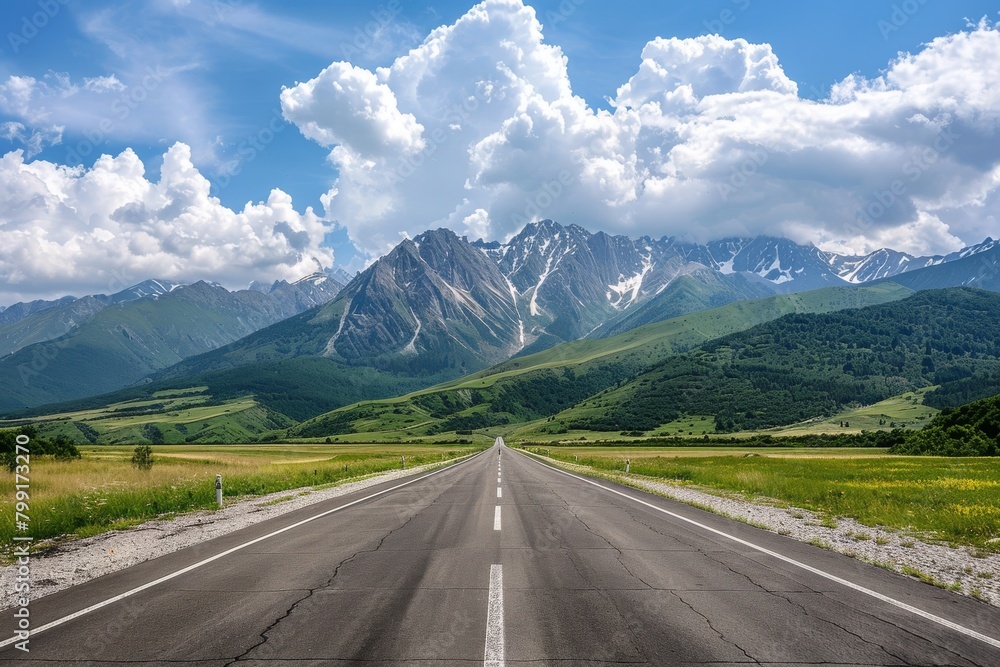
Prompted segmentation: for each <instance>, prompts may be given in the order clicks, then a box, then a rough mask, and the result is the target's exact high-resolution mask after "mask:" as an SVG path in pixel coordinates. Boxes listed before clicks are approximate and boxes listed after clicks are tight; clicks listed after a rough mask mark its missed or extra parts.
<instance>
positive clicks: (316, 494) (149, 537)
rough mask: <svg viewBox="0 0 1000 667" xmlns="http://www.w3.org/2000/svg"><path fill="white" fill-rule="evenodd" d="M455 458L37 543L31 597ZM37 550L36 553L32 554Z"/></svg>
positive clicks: (10, 601) (5, 604)
mask: <svg viewBox="0 0 1000 667" xmlns="http://www.w3.org/2000/svg"><path fill="white" fill-rule="evenodd" d="M457 460H459V459H453V460H452V461H446V462H444V463H431V464H428V465H424V466H417V467H413V468H409V469H407V470H393V471H391V472H387V473H380V474H376V475H371V476H368V477H363V478H360V479H356V480H354V481H349V482H346V483H343V484H339V485H337V486H324V487H319V488H312V487H306V488H301V489H289V490H286V491H279V492H277V493H271V494H268V495H264V496H253V497H249V498H243V499H240V500H236V501H235V502H232V503H231V504H227V505H225V506H224V507H223V508H222V509H218V510H202V511H198V512H191V513H188V514H180V515H175V516H173V517H171V518H166V519H153V520H150V521H146V522H145V523H142V524H139V525H137V526H133V527H132V528H129V529H127V530H112V531H108V532H106V533H101V534H100V535H95V536H93V537H87V538H83V539H79V540H75V539H70V540H64V541H59V542H56V543H54V544H51V545H45V544H40V545H38V546H37V547H35V549H33V550H32V553H31V599H32V600H37V599H38V598H40V597H44V596H46V595H51V594H52V593H55V592H57V591H61V590H63V589H66V588H70V587H71V586H75V585H77V584H82V583H83V582H85V581H90V580H91V579H96V578H97V577H101V576H104V575H105V574H110V573H112V572H117V571H119V570H124V569H126V568H129V567H132V566H133V565H138V564H139V563H142V562H145V561H147V560H152V559H154V558H158V557H160V556H164V555H166V554H169V553H173V552H174V551H179V550H181V549H184V548H186V547H189V546H192V545H194V544H198V543H200V542H205V541H207V540H211V539H213V538H215V537H220V536H222V535H226V534H228V533H231V532H233V531H236V530H240V529H242V528H246V527H247V526H252V525H253V524H256V523H260V522H261V521H266V520H268V519H271V518H274V517H276V516H280V515H282V514H285V513H287V512H291V511H293V510H297V509H300V508H303V507H308V506H309V505H313V504H315V503H319V502H322V501H324V500H329V499H331V498H337V497H339V496H344V495H347V494H349V493H353V492H355V491H361V490H363V489H367V488H368V487H371V486H374V485H376V484H381V483H383V482H388V481H392V480H394V479H399V478H401V477H407V476H410V475H413V474H415V473H421V472H427V471H430V470H434V469H436V468H441V467H443V466H447V465H450V464H451V463H454V462H455V461H457ZM36 550H37V552H36ZM17 568H18V566H17V565H16V564H12V565H7V566H4V567H3V568H0V587H2V588H0V590H3V592H4V595H3V598H2V599H0V609H7V608H10V607H12V606H14V601H15V599H16V598H17V595H16V594H14V592H13V589H14V581H15V578H16V577H17Z"/></svg>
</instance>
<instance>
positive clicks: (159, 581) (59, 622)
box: [0, 454, 500, 648]
mask: <svg viewBox="0 0 1000 667" xmlns="http://www.w3.org/2000/svg"><path fill="white" fill-rule="evenodd" d="M476 456H479V454H473V455H472V456H470V457H469V458H468V459H466V461H468V460H470V459H471V458H474V457H476ZM460 463H464V461H461V462H460ZM457 465H459V463H453V464H452V465H449V466H448V467H446V468H441V469H440V470H435V471H434V472H432V473H428V474H426V475H424V476H422V477H417V478H416V479H411V480H410V481H408V482H403V483H402V484H397V485H396V486H393V487H391V488H388V489H383V490H381V491H378V492H376V493H373V494H371V495H368V496H365V497H364V498H358V499H357V500H352V501H351V502H349V503H347V504H346V505H341V506H340V507H334V508H333V509H330V510H326V511H325V512H320V513H319V514H315V515H313V516H311V517H309V518H306V519H303V520H302V521H299V522H297V523H293V524H292V525H290V526H285V527H284V528H279V529H278V530H275V531H274V532H271V533H268V534H267V535H262V536H261V537H257V538H254V539H252V540H250V541H249V542H244V543H243V544H240V545H238V546H235V547H232V548H231V549H226V550H225V551H223V552H221V553H217V554H215V555H214V556H210V557H209V558H206V559H204V560H200V561H198V562H197V563H193V564H191V565H188V566H187V567H185V568H182V569H180V570H177V571H176V572H172V573H171V574H167V575H164V576H162V577H160V578H159V579H156V580H155V581H150V582H149V583H146V584H143V585H142V586H137V587H135V588H133V589H132V590H130V591H125V592H124V593H121V594H120V595H116V596H114V597H112V598H108V599H107V600H104V601H103V602H98V603H97V604H92V605H90V606H89V607H87V608H85V609H81V610H80V611H77V612H74V613H72V614H69V615H68V616H63V617H62V618H60V619H56V620H55V621H52V622H51V623H46V624H45V625H40V626H38V627H37V628H32V630H31V636H32V637H34V636H35V635H37V634H38V633H40V632H45V631H46V630H49V629H51V628H54V627H56V626H58V625H62V624H63V623H67V622H69V621H72V620H74V619H77V618H80V617H81V616H85V615H86V614H89V613H91V612H94V611H97V610H98V609H102V608H103V607H107V606H108V605H112V604H114V603H115V602H119V601H121V600H124V599H125V598H127V597H131V596H133V595H135V594H136V593H141V592H142V591H144V590H146V589H148V588H152V587H153V586H157V585H159V584H162V583H163V582H165V581H170V580H171V579H174V578H176V577H179V576H181V575H182V574H187V573H188V572H191V571H192V570H197V569H198V568H199V567H202V566H203V565H208V564H209V563H212V562H214V561H217V560H219V559H220V558H225V557H226V556H228V555H230V554H233V553H236V552H237V551H240V550H241V549H245V548H247V547H249V546H251V545H254V544H257V543H258V542H263V541H264V540H267V539H270V538H272V537H274V536H276V535H280V534H281V533H286V532H288V531H289V530H292V529H294V528H298V527H300V526H303V525H305V524H307V523H310V522H312V521H315V520H316V519H320V518H322V517H325V516H329V515H331V514H333V513H334V512H339V511H341V510H344V509H347V508H348V507H351V506H353V505H357V504H358V503H363V502H365V501H366V500H371V499H372V498H376V497H378V496H382V495H385V494H386V493H389V492H391V491H395V490H396V489H401V488H403V487H404V486H409V485H410V484H415V483H417V482H420V481H423V480H425V479H427V478H428V477H433V476H434V475H437V474H438V473H442V472H445V471H446V470H452V469H453V468H455V467H456V466H457ZM499 509H500V508H499V507H498V508H497V510H498V511H497V517H498V519H497V520H499V516H500V513H499ZM18 639H19V637H11V638H10V639H5V640H3V641H2V642H0V648H3V647H4V646H10V645H11V644H13V643H14V642H16V641H18Z"/></svg>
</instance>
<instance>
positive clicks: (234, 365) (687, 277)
mask: <svg viewBox="0 0 1000 667" xmlns="http://www.w3.org/2000/svg"><path fill="white" fill-rule="evenodd" d="M998 259H1000V244H998V243H997V242H995V241H993V240H992V239H986V241H984V242H983V243H981V244H978V245H975V246H971V247H969V248H966V249H964V250H962V251H961V252H958V253H953V254H950V255H943V256H931V257H914V256H912V255H908V254H906V253H901V252H898V251H894V250H888V249H886V250H879V251H876V252H873V253H870V254H868V255H865V256H846V255H837V254H833V253H828V252H824V251H821V250H819V249H818V248H816V247H814V246H812V245H801V244H797V243H794V242H792V241H789V240H787V239H780V238H773V237H756V238H751V239H741V238H732V239H724V240H720V241H716V242H712V243H708V244H693V243H687V242H681V241H678V240H676V239H672V238H661V239H658V240H654V239H651V238H649V237H642V238H639V239H630V238H628V237H625V236H611V235H608V234H606V233H603V232H596V233H591V232H589V231H587V230H585V229H583V228H581V227H579V226H576V225H568V226H563V225H560V224H558V223H556V222H553V221H551V220H544V221H541V222H537V223H531V224H529V225H527V226H526V227H525V228H524V229H523V230H522V231H521V232H520V233H519V234H517V235H516V236H514V237H513V238H512V239H510V241H508V242H507V243H496V242H492V243H486V242H483V241H474V242H470V241H468V240H467V239H465V238H460V237H458V236H457V235H456V234H454V233H453V232H451V231H450V230H447V229H438V230H432V231H428V232H425V233H424V234H421V235H420V236H417V237H415V238H413V239H407V240H404V241H403V242H402V243H400V244H399V245H398V246H397V247H396V248H394V249H393V250H392V251H391V252H389V253H388V254H386V255H385V256H383V257H381V258H380V259H378V260H376V261H375V262H374V263H373V264H371V265H370V266H369V267H368V268H367V269H366V270H365V271H363V272H361V273H360V274H358V275H357V276H355V277H353V278H351V279H350V280H349V281H348V282H347V284H346V285H344V286H343V289H340V287H341V285H340V284H339V283H338V282H337V281H336V280H335V279H334V278H332V277H331V276H330V275H324V274H317V275H315V276H310V277H307V278H305V279H303V280H301V281H298V282H296V283H294V284H289V283H283V282H278V283H274V284H272V285H262V284H259V283H255V284H253V285H251V286H250V289H248V290H242V291H240V292H228V291H227V290H224V289H223V288H221V287H219V286H212V285H207V284H205V283H195V284H193V285H187V286H178V285H175V284H167V283H164V282H163V281H150V285H147V288H149V289H150V290H151V292H150V293H148V294H145V295H143V296H139V297H138V298H125V297H123V298H122V299H121V300H120V302H118V303H114V302H111V303H109V302H108V299H111V298H112V297H103V298H98V297H85V298H84V299H75V300H66V299H63V300H59V301H57V302H49V303H48V304H47V305H45V304H43V305H38V304H17V305H15V306H12V307H10V308H8V309H6V310H4V311H3V312H0V323H3V322H5V320H7V319H9V320H10V321H9V322H8V323H7V324H0V341H4V343H3V344H4V345H6V346H7V348H6V349H7V350H9V351H10V353H8V354H7V356H6V357H4V358H3V359H2V360H0V386H2V387H3V388H4V390H5V391H4V394H3V395H4V396H5V397H8V398H6V400H0V411H6V412H10V411H12V410H17V409H19V408H25V407H33V406H38V405H42V404H46V403H52V402H57V401H66V400H71V399H77V398H85V397H86V396H89V395H94V394H99V393H102V392H106V391H113V390H117V389H121V388H124V387H128V386H129V385H131V384H133V383H140V384H138V385H136V388H135V390H134V391H133V392H132V393H133V394H136V392H140V393H141V392H142V391H147V390H148V391H152V390H155V389H156V388H158V387H168V386H169V387H180V386H183V385H185V384H187V386H195V385H199V386H200V385H204V386H215V387H216V388H217V390H218V391H223V388H224V391H225V393H226V394H227V395H239V394H240V393H241V392H242V393H243V394H248V393H251V394H254V395H258V396H259V395H262V394H264V393H267V392H268V391H270V392H272V393H271V395H272V397H274V400H278V398H277V392H278V390H277V389H276V388H275V387H277V386H278V385H280V387H281V389H280V391H281V392H282V396H283V398H282V399H281V402H283V403H284V404H285V406H286V408H283V411H284V414H286V415H287V416H290V417H292V418H294V419H296V420H302V419H307V418H309V417H311V416H314V415H316V414H319V413H321V412H324V411H325V410H329V409H333V408H335V407H338V406H339V405H345V404H347V403H350V402H353V401H355V400H362V399H365V398H380V397H385V396H389V395H392V394H393V392H394V391H396V393H401V392H402V391H403V390H413V389H417V388H419V387H421V386H428V385H430V384H433V383H436V382H441V381H445V380H448V379H451V378H458V377H461V376H463V375H466V374H469V373H473V372H476V371H480V370H482V369H484V368H487V367H489V366H491V365H494V364H498V363H502V362H504V361H505V360H508V359H511V358H516V357H523V356H527V355H531V354H534V353H538V352H541V351H543V350H546V349H548V348H551V347H554V346H557V345H561V344H565V343H570V342H572V341H578V340H581V339H585V338H589V339H599V338H605V337H612V336H619V335H621V334H623V333H626V332H628V331H631V330H633V329H635V328H636V327H643V326H648V325H650V324H655V323H657V322H662V321H665V320H668V319H670V318H676V317H679V316H683V315H685V314H687V313H693V312H697V311H701V310H705V309H709V308H717V307H719V306H723V305H725V304H729V303H734V302H742V301H745V300H748V299H761V298H765V297H768V296H772V295H782V294H785V295H787V294H793V293H799V292H804V291H809V290H817V289H821V288H826V287H841V288H850V287H852V286H863V285H870V284H879V283H880V282H885V281H890V280H891V281H893V282H896V283H899V284H901V285H904V286H906V287H907V288H909V289H911V290H922V289H932V288H941V287H953V286H960V285H968V286H978V287H983V288H986V289H993V290H998V289H1000V283H998V280H997V276H998ZM343 277H345V278H346V277H348V276H343ZM157 285H159V287H157ZM181 297H186V298H181ZM175 303H176V304H180V303H183V304H184V308H181V309H180V310H178V309H177V308H178V307H177V306H175V305H174V304H175ZM138 304H141V307H139V306H138ZM185 309H189V310H190V311H191V312H189V310H185ZM192 313H196V314H192ZM209 313H216V314H217V316H215V317H211V316H209V315H208V314H209ZM7 328H9V330H8V329H7ZM40 346H41V347H40ZM45 346H48V347H45ZM95 350H96V351H97V352H95ZM109 350H111V351H110V352H109ZM53 351H56V352H55V355H56V356H55V358H54V359H48V358H47V357H48V356H50V355H52V354H53V353H54V352H53ZM98 352H99V353H98ZM102 355H104V356H102ZM39 360H41V361H39ZM39 365H42V366H43V368H41V369H36V368H35V366H39ZM293 367H294V368H295V369H297V371H298V372H300V373H304V374H306V375H308V376H309V377H311V378H313V381H312V386H310V387H302V386H298V385H295V383H293V382H292V381H291V380H288V379H287V378H282V380H281V382H280V383H278V384H274V383H271V385H269V384H268V383H267V382H265V381H264V378H265V377H273V376H274V375H275V374H279V373H284V372H287V371H288V369H290V368H293ZM25 369H27V371H28V372H29V379H30V382H26V381H25V379H24V374H25V372H26V370H25ZM279 369H283V370H281V371H279ZM82 377H86V378H87V382H81V378H82ZM365 377H367V378H368V380H369V381H368V382H362V381H360V379H361V378H365ZM213 383H214V384H213ZM300 384H301V383H300ZM29 385H30V386H29ZM272 385H273V386H272ZM136 395H138V394H136Z"/></svg>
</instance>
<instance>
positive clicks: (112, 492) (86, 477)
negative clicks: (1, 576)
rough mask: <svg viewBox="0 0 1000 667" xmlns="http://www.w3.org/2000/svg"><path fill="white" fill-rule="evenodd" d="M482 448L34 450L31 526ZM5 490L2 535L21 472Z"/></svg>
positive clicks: (71, 527) (136, 515)
mask: <svg viewBox="0 0 1000 667" xmlns="http://www.w3.org/2000/svg"><path fill="white" fill-rule="evenodd" d="M480 449H482V447H455V446H453V445H447V446H442V445H413V446H400V445H393V446H378V445H295V446H291V445H232V446H205V445H178V446H154V447H152V451H151V455H152V457H153V459H152V460H155V465H152V466H149V467H142V466H138V465H133V463H132V459H133V456H134V455H135V448H134V447H127V446H121V447H118V446H84V447H82V448H81V449H80V454H81V456H82V458H80V459H79V460H67V459H58V458H56V457H50V456H45V457H41V458H36V457H35V456H32V458H31V474H30V480H31V502H30V516H31V530H30V533H28V534H30V535H31V536H32V537H34V538H35V540H36V541H39V540H46V539H52V538H58V537H63V536H71V537H86V536H89V535H94V534H97V533H102V532H105V531H108V530H113V529H117V528H126V527H128V526H132V525H135V524H138V523H141V522H143V521H146V520H148V519H151V518H154V517H157V516H162V515H170V514H175V513H182V512H190V511H192V510H203V509H212V508H214V507H216V505H215V476H216V474H221V475H222V477H223V488H224V491H225V497H226V498H227V499H232V498H235V497H241V496H256V495H264V494H269V493H274V492H277V491H284V490H288V489H297V488H301V487H317V486H324V485H333V484H338V483H342V482H344V481H347V480H351V479H356V478H359V477H363V476H365V475H370V474H373V473H380V472H385V471H388V470H397V469H399V468H400V467H401V465H400V457H401V456H405V457H406V467H407V468H410V467H413V466H418V465H423V464H427V463H435V462H441V461H445V460H448V459H452V458H456V457H459V456H463V455H466V454H471V453H474V452H476V451H479V450H480ZM5 477H6V478H7V479H6V483H5V484H4V485H3V490H2V492H0V543H2V544H4V545H6V547H5V548H8V549H9V548H10V545H11V544H13V542H12V541H11V538H12V537H13V533H14V521H13V508H14V506H15V502H14V488H15V485H14V480H13V473H11V472H7V473H5Z"/></svg>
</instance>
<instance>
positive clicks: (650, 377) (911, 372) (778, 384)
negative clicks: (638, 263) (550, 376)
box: [559, 288, 1000, 432]
mask: <svg viewBox="0 0 1000 667" xmlns="http://www.w3.org/2000/svg"><path fill="white" fill-rule="evenodd" d="M997 378H1000V295H998V294H996V293H992V292H986V291H982V290H976V289H970V288H955V289H948V290H935V291H929V292H921V293H918V294H916V295H914V296H911V297H909V298H907V299H904V300H902V301H898V302H895V303H889V304H883V305H877V306H871V307H868V308H861V309H856V310H846V311H840V312H837V313H830V314H824V315H812V314H795V315H788V316H785V317H782V318H780V319H778V320H775V321H773V322H769V323H766V324H762V325H760V326H757V327H754V328H753V329H750V330H748V331H744V332H740V333H736V334H732V335H728V336H724V337H722V338H719V339H716V340H714V341H711V342H709V343H706V344H704V345H702V346H701V347H699V348H698V349H697V350H693V351H691V352H689V353H686V354H683V355H678V356H675V357H671V358H669V359H666V360H664V361H663V362H661V363H659V364H657V365H656V366H654V367H653V368H651V369H650V370H648V371H647V372H645V373H643V374H641V375H639V376H638V377H636V378H635V379H634V380H632V381H630V382H628V383H626V384H625V385H623V386H621V387H619V388H616V389H612V390H608V391H605V392H603V393H601V394H598V395H597V396H595V397H593V398H591V399H588V400H587V401H585V402H583V403H582V404H580V405H579V406H577V407H575V408H573V409H571V410H569V411H567V412H565V413H563V414H561V415H560V416H559V419H560V420H561V421H565V422H566V423H567V425H568V426H569V427H570V428H584V429H592V430H605V431H619V430H643V431H644V430H648V429H652V428H655V427H657V426H659V425H661V424H664V423H667V422H670V421H672V420H674V419H676V418H677V417H679V416H680V415H684V414H697V415H715V421H716V429H717V430H718V431H720V432H732V431H741V430H755V429H762V428H769V427H775V426H782V425H787V424H792V423H795V422H797V421H801V420H804V419H807V418H812V417H816V416H820V415H824V416H826V415H830V414H832V413H834V412H835V411H837V410H838V409H840V408H842V407H843V406H846V405H850V404H862V405H868V404H872V403H875V402H878V401H880V400H884V399H886V398H888V397H890V396H895V395H898V394H901V393H903V392H906V391H911V390H913V389H916V388H919V387H926V386H930V385H940V388H939V389H937V390H936V391H934V392H931V393H930V394H929V395H928V396H929V397H928V400H927V402H928V403H929V404H932V405H936V406H947V405H949V404H952V403H953V402H958V401H963V400H965V399H966V398H967V397H969V398H973V399H975V398H980V397H983V396H987V395H991V394H994V393H997V392H998V391H1000V382H998V381H997Z"/></svg>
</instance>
